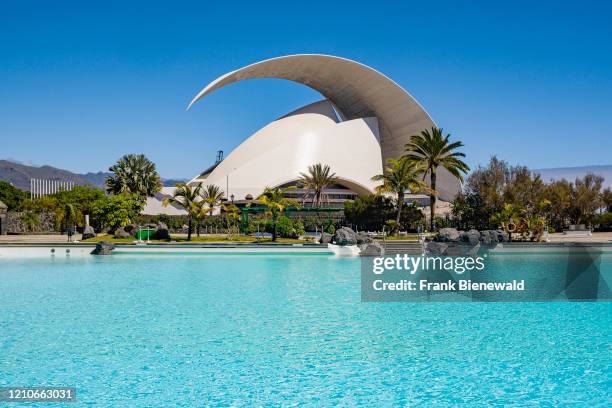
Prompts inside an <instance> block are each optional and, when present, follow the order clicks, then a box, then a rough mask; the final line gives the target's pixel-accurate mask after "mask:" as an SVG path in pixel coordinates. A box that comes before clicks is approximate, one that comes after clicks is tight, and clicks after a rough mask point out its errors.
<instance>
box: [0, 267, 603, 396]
mask: <svg viewBox="0 0 612 408" xmlns="http://www.w3.org/2000/svg"><path fill="white" fill-rule="evenodd" d="M606 262H609V258H607V260H606ZM606 267H609V264H607V266H606ZM359 269H360V268H359V260H357V259H350V258H349V259H347V258H334V257H329V256H319V255H309V256H295V255H293V256H286V255H285V256H282V255H280V256H271V255H265V256H260V255H224V256H213V255H207V256H176V255H174V256H172V255H159V256H157V255H153V256H142V255H121V256H118V255H113V256H107V257H94V256H91V257H73V258H70V257H68V258H67V257H61V256H58V257H55V258H54V259H42V258H39V259H28V260H26V259H17V258H16V259H5V260H2V261H1V262H0V333H2V335H1V337H0V355H1V356H2V359H1V360H0V386H34V385H49V386H74V387H76V388H77V400H78V402H79V405H80V404H87V403H92V404H93V403H99V404H100V405H101V406H175V405H177V406H196V405H198V406H202V405H213V406H216V405H235V406H241V405H268V404H270V403H276V404H283V405H288V404H293V403H297V402H304V403H306V404H311V405H318V406H327V405H332V404H333V405H341V406H354V405H355V404H368V405H375V406H390V405H398V404H401V405H410V406H415V405H424V406H428V405H431V404H432V403H433V402H435V403H437V404H439V405H442V406H444V405H454V404H466V405H469V406H478V405H485V404H486V403H493V402H495V403H498V404H508V403H516V404H519V405H538V404H540V403H543V404H545V405H558V404H562V403H578V404H580V405H589V406H598V405H600V406H604V405H609V404H610V402H611V399H610V395H609V389H610V386H611V384H612V375H611V370H612V355H611V351H610V350H611V340H612V329H611V328H612V304H611V303H609V302H600V303H579V302H576V303H361V302H360V278H359V274H360V272H359Z"/></svg>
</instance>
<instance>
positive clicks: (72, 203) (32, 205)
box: [22, 186, 106, 230]
mask: <svg viewBox="0 0 612 408" xmlns="http://www.w3.org/2000/svg"><path fill="white" fill-rule="evenodd" d="M105 199H106V196H105V195H104V192H103V191H102V190H100V189H97V188H95V187H91V186H75V187H73V188H72V190H60V191H58V192H57V193H55V194H51V195H48V196H44V197H40V198H36V199H34V200H27V201H25V202H24V203H23V205H22V207H23V209H24V210H26V211H32V212H35V213H37V214H41V213H46V214H51V215H53V220H54V224H55V228H56V230H63V229H65V228H67V227H68V224H71V225H76V226H78V227H83V226H84V225H85V215H86V214H89V215H91V216H92V219H91V223H92V225H94V226H98V227H99V222H98V220H96V219H95V215H94V205H96V203H98V202H99V201H100V200H105Z"/></svg>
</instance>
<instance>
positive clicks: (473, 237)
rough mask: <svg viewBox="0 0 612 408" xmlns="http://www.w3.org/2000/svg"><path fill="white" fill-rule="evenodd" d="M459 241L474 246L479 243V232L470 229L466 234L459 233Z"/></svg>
mask: <svg viewBox="0 0 612 408" xmlns="http://www.w3.org/2000/svg"><path fill="white" fill-rule="evenodd" d="M460 236H461V241H463V242H467V243H469V244H470V245H476V244H478V243H479V242H480V232H478V231H477V230H475V229H471V230H469V231H466V232H461V234H460Z"/></svg>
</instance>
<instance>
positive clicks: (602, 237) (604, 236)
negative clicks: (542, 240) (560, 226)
mask: <svg viewBox="0 0 612 408" xmlns="http://www.w3.org/2000/svg"><path fill="white" fill-rule="evenodd" d="M548 238H549V239H550V242H584V243H588V242H608V243H612V232H594V233H593V234H592V235H590V236H586V237H577V236H570V235H563V233H555V234H550V235H549V237H548Z"/></svg>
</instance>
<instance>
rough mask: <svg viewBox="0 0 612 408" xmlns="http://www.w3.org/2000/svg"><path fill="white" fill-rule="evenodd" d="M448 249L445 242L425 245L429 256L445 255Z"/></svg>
mask: <svg viewBox="0 0 612 408" xmlns="http://www.w3.org/2000/svg"><path fill="white" fill-rule="evenodd" d="M447 249H448V244H446V243H443V242H428V243H427V244H425V252H426V253H427V255H444V254H446V250H447Z"/></svg>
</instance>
